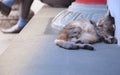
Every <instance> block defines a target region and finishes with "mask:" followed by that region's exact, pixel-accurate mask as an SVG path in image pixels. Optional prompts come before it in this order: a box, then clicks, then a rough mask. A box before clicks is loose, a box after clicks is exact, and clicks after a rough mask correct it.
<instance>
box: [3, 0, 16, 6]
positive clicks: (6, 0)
mask: <svg viewBox="0 0 120 75" xmlns="http://www.w3.org/2000/svg"><path fill="white" fill-rule="evenodd" d="M15 1H16V0H3V1H2V3H4V4H5V5H7V6H9V7H12V5H13V4H14V3H15Z"/></svg>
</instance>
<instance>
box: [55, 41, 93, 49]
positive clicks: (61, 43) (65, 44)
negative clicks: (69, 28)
mask: <svg viewBox="0 0 120 75" xmlns="http://www.w3.org/2000/svg"><path fill="white" fill-rule="evenodd" d="M55 44H56V45H57V46H59V47H62V48H64V49H69V50H77V49H86V50H94V47H92V46H91V45H90V44H78V43H75V42H70V41H66V40H59V39H56V40H55Z"/></svg>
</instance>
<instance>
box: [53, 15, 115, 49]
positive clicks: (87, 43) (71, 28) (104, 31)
mask: <svg viewBox="0 0 120 75" xmlns="http://www.w3.org/2000/svg"><path fill="white" fill-rule="evenodd" d="M114 30H115V28H114V19H113V18H112V17H111V15H110V13H108V14H107V15H106V16H104V18H102V19H100V20H99V21H98V23H97V24H96V23H95V22H93V21H91V20H89V19H79V20H76V21H73V22H71V23H69V24H68V25H66V26H65V27H63V29H62V30H61V31H60V32H59V34H58V36H57V38H56V39H55V44H56V45H58V46H59V47H62V48H65V49H72V50H73V49H88V50H94V47H93V46H92V44H94V43H97V42H99V41H104V42H106V43H109V44H113V43H117V40H116V38H115V37H114Z"/></svg>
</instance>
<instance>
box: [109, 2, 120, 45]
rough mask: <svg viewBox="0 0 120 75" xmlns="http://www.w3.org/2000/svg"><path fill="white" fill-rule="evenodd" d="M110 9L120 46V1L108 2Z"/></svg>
mask: <svg viewBox="0 0 120 75" xmlns="http://www.w3.org/2000/svg"><path fill="white" fill-rule="evenodd" d="M107 5H108V9H109V11H110V14H111V16H112V17H113V18H114V20H115V37H116V38H117V41H118V45H120V0H107Z"/></svg>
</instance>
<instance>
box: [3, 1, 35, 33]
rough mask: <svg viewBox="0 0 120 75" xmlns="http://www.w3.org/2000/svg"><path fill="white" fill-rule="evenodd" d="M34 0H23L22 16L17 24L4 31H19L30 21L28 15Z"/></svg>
mask: <svg viewBox="0 0 120 75" xmlns="http://www.w3.org/2000/svg"><path fill="white" fill-rule="evenodd" d="M32 2H33V0H21V7H20V17H19V19H18V22H17V24H16V25H14V26H13V27H11V28H9V29H3V30H2V32H4V33H19V32H20V31H21V30H22V29H23V27H24V26H25V25H26V24H27V22H28V15H29V12H30V7H31V4H32Z"/></svg>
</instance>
